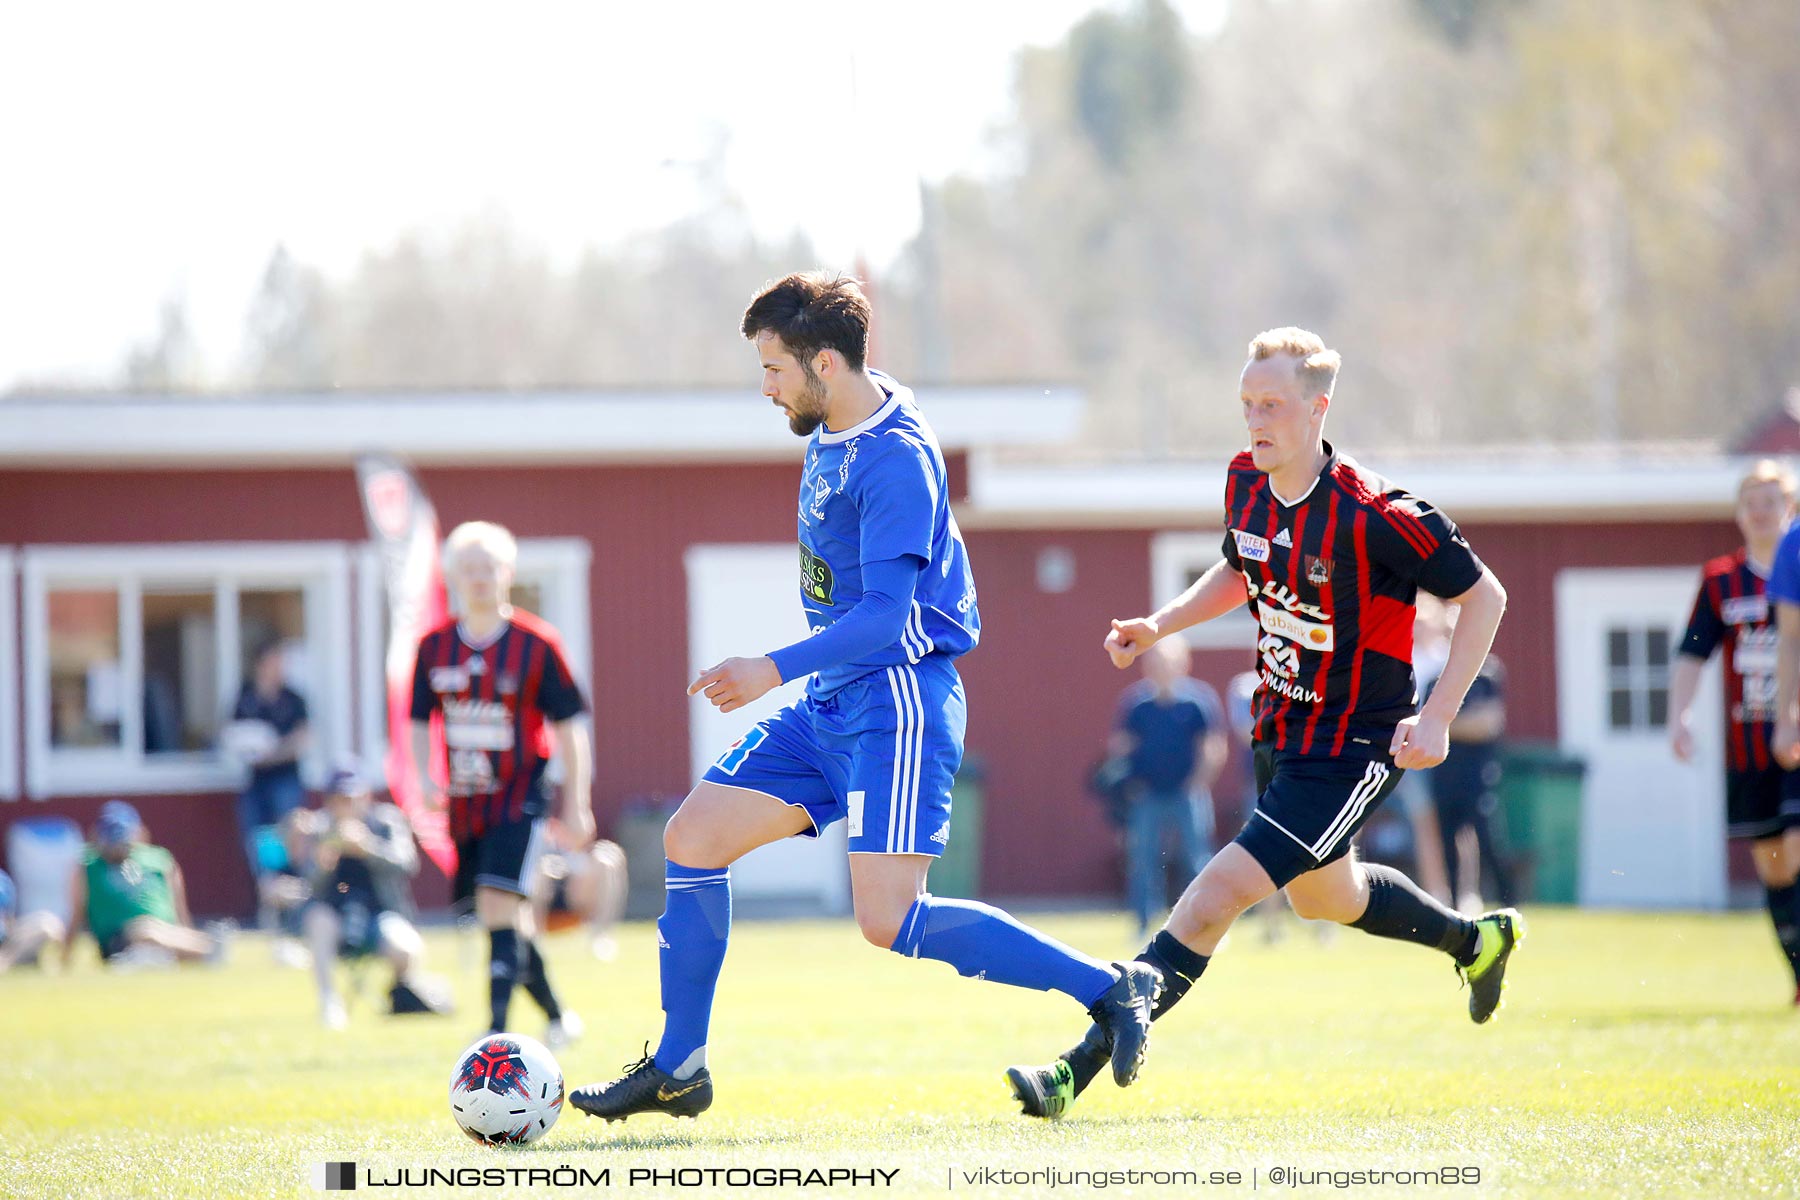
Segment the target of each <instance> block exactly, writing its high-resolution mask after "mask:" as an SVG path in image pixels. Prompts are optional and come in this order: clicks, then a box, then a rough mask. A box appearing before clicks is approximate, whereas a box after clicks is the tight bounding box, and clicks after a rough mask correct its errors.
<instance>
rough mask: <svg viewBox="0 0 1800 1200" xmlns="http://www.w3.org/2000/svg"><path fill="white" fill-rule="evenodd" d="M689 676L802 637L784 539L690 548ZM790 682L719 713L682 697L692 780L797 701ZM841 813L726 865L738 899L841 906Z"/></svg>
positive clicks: (797, 686)
mask: <svg viewBox="0 0 1800 1200" xmlns="http://www.w3.org/2000/svg"><path fill="white" fill-rule="evenodd" d="M684 562H685V564H686V566H687V585H688V667H689V670H688V678H690V679H692V678H693V677H694V676H695V675H697V674H699V673H700V671H702V670H703V669H705V668H706V667H710V666H712V665H713V664H714V663H717V662H719V661H721V660H723V659H727V658H730V657H732V656H734V655H738V656H744V655H752V654H766V653H768V652H769V651H770V650H777V649H780V648H781V647H782V646H785V645H788V644H789V643H790V642H797V641H799V640H800V639H801V638H803V637H805V636H807V627H806V616H805V613H804V612H803V611H802V610H801V608H800V585H799V571H800V559H799V551H798V550H797V549H795V544H794V543H792V542H789V543H786V544H784V545H722V546H690V547H689V548H688V551H687V554H686V555H685V556H684ZM804 690H805V689H804V687H803V686H802V684H801V682H800V681H799V680H795V681H794V682H792V683H788V684H784V685H783V686H781V687H779V688H776V689H775V690H774V691H772V692H770V693H769V694H768V695H766V696H764V697H763V698H762V699H761V700H758V701H757V702H756V703H755V704H750V705H746V706H745V707H743V708H740V709H738V710H737V711H735V712H731V713H721V712H720V711H719V710H718V709H716V708H714V707H713V706H712V705H711V704H709V703H707V701H706V698H705V697H703V696H695V697H693V699H691V700H690V701H689V702H688V736H689V739H690V740H689V745H690V746H691V747H692V750H691V754H692V759H693V778H694V779H695V780H696V781H698V780H699V778H700V776H701V775H703V774H705V772H706V769H707V768H708V767H710V766H711V765H712V764H713V762H714V760H716V759H717V758H718V757H719V755H721V754H723V753H724V752H725V748H726V747H727V746H729V745H731V743H733V742H735V741H736V740H737V739H738V738H740V737H742V736H743V735H744V732H745V731H746V730H748V729H749V728H750V727H751V726H753V725H755V724H756V723H757V722H758V721H760V720H762V719H763V718H764V717H767V716H772V715H773V714H774V713H775V711H776V710H777V709H779V708H781V707H782V706H784V705H787V704H791V703H793V702H794V701H795V700H798V699H799V698H800V696H801V694H802V692H803V691H804ZM845 837H846V834H845V823H844V822H842V821H839V822H837V823H836V824H834V825H832V826H830V827H829V828H828V829H826V831H825V833H824V835H823V836H821V837H819V838H818V839H816V840H815V839H813V838H788V839H786V840H784V841H779V842H775V843H773V844H771V845H768V846H764V847H763V848H762V849H760V850H755V851H752V852H751V853H749V854H747V855H745V856H744V857H743V858H741V859H739V860H738V861H737V863H736V865H734V866H733V867H732V868H731V890H732V894H733V896H734V897H736V898H738V899H744V900H757V899H760V900H765V901H781V902H784V903H786V902H796V903H800V904H805V905H808V906H810V907H813V908H815V909H816V910H817V911H819V912H828V913H846V912H849V911H850V859H849V857H848V846H847V843H846V841H845Z"/></svg>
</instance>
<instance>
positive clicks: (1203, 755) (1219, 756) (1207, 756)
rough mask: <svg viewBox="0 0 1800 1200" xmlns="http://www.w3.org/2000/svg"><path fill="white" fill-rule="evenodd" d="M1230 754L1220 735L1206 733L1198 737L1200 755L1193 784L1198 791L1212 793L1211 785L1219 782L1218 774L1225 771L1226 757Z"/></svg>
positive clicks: (1223, 738) (1222, 736)
mask: <svg viewBox="0 0 1800 1200" xmlns="http://www.w3.org/2000/svg"><path fill="white" fill-rule="evenodd" d="M1230 753H1231V747H1230V745H1229V744H1228V743H1227V742H1226V741H1225V735H1224V734H1222V733H1206V734H1202V735H1201V736H1200V753H1199V756H1198V770H1196V771H1195V772H1194V779H1193V783H1194V784H1195V786H1196V787H1197V788H1198V790H1200V791H1203V792H1210V791H1212V787H1213V784H1215V783H1217V782H1218V781H1219V774H1220V772H1222V771H1224V769H1225V759H1226V756H1227V755H1229V754H1230Z"/></svg>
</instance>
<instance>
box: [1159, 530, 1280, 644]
mask: <svg viewBox="0 0 1800 1200" xmlns="http://www.w3.org/2000/svg"><path fill="white" fill-rule="evenodd" d="M1224 538H1225V531H1224V530H1223V529H1218V530H1213V531H1210V532H1204V533H1196V532H1193V531H1189V530H1183V531H1180V532H1170V533H1158V534H1155V535H1153V536H1152V537H1151V539H1150V606H1149V608H1147V609H1145V611H1146V612H1155V611H1156V610H1157V609H1159V608H1161V607H1162V606H1163V605H1165V604H1167V603H1168V602H1169V601H1171V600H1173V599H1174V598H1175V597H1176V596H1179V595H1180V594H1181V593H1182V592H1183V591H1185V590H1186V588H1187V585H1188V584H1187V577H1188V575H1189V573H1190V572H1191V573H1194V574H1198V573H1200V572H1202V571H1205V570H1207V569H1208V568H1209V567H1211V566H1212V565H1213V564H1214V563H1216V562H1219V561H1220V560H1221V559H1223V558H1224V557H1225V554H1224V551H1222V550H1220V549H1219V546H1220V544H1221V543H1222V542H1223V540H1224ZM1181 636H1182V638H1183V640H1185V641H1186V642H1187V644H1188V645H1189V646H1191V647H1193V648H1194V649H1196V650H1242V651H1244V652H1245V653H1246V654H1250V653H1254V651H1255V650H1256V638H1257V627H1256V619H1255V618H1254V617H1253V616H1252V615H1251V613H1250V607H1249V605H1240V606H1239V607H1238V608H1236V609H1233V610H1232V611H1231V612H1229V613H1227V614H1225V615H1224V616H1222V617H1220V618H1218V619H1217V620H1215V621H1204V622H1202V623H1200V624H1199V625H1194V626H1191V627H1189V628H1188V629H1186V630H1184V631H1183V632H1182V635H1181Z"/></svg>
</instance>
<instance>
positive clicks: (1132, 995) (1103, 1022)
mask: <svg viewBox="0 0 1800 1200" xmlns="http://www.w3.org/2000/svg"><path fill="white" fill-rule="evenodd" d="M1113 966H1115V967H1117V968H1118V969H1119V981H1118V982H1117V983H1115V984H1113V985H1112V986H1111V987H1109V988H1107V989H1106V991H1105V993H1104V994H1103V995H1101V997H1100V999H1098V1000H1096V1001H1094V1007H1092V1008H1090V1009H1088V1016H1090V1017H1092V1018H1094V1023H1095V1024H1097V1025H1099V1026H1100V1028H1101V1029H1102V1030H1103V1031H1105V1033H1106V1036H1107V1040H1108V1041H1110V1042H1111V1043H1112V1069H1113V1082H1114V1083H1116V1084H1118V1085H1119V1086H1120V1087H1130V1086H1131V1085H1132V1084H1134V1083H1136V1082H1137V1077H1138V1068H1140V1067H1142V1066H1143V1065H1144V1051H1145V1050H1146V1049H1147V1048H1148V1047H1149V1045H1150V1009H1151V1008H1152V1007H1153V1006H1154V1005H1155V1004H1156V997H1157V995H1158V994H1159V993H1160V992H1161V991H1162V975H1161V974H1159V973H1158V972H1157V970H1156V968H1155V967H1152V966H1149V965H1148V964H1145V963H1141V962H1137V961H1132V962H1122V963H1114V964H1113Z"/></svg>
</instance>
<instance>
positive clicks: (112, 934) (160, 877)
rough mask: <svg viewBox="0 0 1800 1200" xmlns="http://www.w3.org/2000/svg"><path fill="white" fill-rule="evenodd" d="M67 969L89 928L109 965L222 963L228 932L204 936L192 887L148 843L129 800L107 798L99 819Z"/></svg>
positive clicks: (77, 895)
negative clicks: (190, 896) (192, 904)
mask: <svg viewBox="0 0 1800 1200" xmlns="http://www.w3.org/2000/svg"><path fill="white" fill-rule="evenodd" d="M71 909H72V912H73V914H74V915H73V917H72V918H71V920H70V921H69V935H70V936H69V937H68V939H67V940H65V941H64V942H63V966H64V967H65V968H66V967H67V966H68V963H69V959H70V957H71V956H72V955H73V953H74V949H75V937H74V934H75V932H76V931H77V930H79V929H80V928H81V927H82V925H83V924H85V925H86V926H87V928H88V929H89V931H90V932H92V933H93V935H94V940H95V941H96V942H98V943H99V945H100V958H101V961H103V962H105V963H106V964H108V965H109V966H118V967H136V966H165V965H167V964H169V963H172V962H200V961H208V962H214V963H216V962H219V961H221V960H222V958H223V956H224V953H225V932H224V929H223V927H217V928H214V929H211V930H209V931H208V932H206V933H202V932H200V931H199V930H197V929H195V928H194V922H193V919H192V918H191V917H190V916H189V915H188V906H187V888H186V885H185V884H184V883H183V882H182V878H181V868H180V867H178V866H176V865H175V856H174V855H172V854H170V853H169V852H168V851H167V850H165V849H163V848H162V847H161V846H152V845H150V844H148V843H147V842H146V841H144V822H143V819H142V818H140V817H139V816H138V811H137V809H135V808H133V807H132V806H131V805H129V804H127V803H126V802H125V801H123V800H108V801H107V802H106V803H105V804H102V805H101V806H100V815H99V816H98V817H97V818H95V820H94V840H93V842H92V843H91V844H90V845H89V846H88V849H87V853H86V854H84V855H83V856H82V860H81V866H80V867H79V868H78V869H77V870H76V872H75V881H74V889H73V899H72V905H71Z"/></svg>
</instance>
